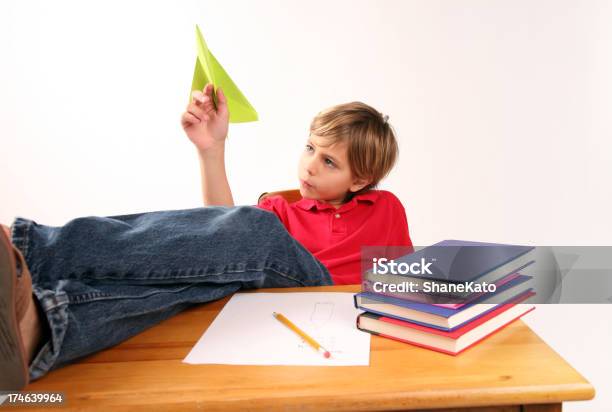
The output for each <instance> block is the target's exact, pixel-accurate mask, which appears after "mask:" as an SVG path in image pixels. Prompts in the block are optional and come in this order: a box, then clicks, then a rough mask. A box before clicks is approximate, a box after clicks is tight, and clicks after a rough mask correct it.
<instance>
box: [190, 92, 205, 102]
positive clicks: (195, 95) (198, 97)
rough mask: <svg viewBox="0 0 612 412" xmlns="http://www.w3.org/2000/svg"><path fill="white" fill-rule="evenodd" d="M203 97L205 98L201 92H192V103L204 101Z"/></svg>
mask: <svg viewBox="0 0 612 412" xmlns="http://www.w3.org/2000/svg"><path fill="white" fill-rule="evenodd" d="M203 97H204V93H202V92H201V91H200V90H194V91H192V92H191V101H192V102H198V101H202V98H203Z"/></svg>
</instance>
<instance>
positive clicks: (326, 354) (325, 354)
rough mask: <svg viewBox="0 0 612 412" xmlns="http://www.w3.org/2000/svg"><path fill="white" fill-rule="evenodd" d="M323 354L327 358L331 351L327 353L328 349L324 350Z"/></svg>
mask: <svg viewBox="0 0 612 412" xmlns="http://www.w3.org/2000/svg"><path fill="white" fill-rule="evenodd" d="M323 356H325V357H326V358H329V357H330V356H331V353H329V351H327V350H326V351H325V353H324V354H323Z"/></svg>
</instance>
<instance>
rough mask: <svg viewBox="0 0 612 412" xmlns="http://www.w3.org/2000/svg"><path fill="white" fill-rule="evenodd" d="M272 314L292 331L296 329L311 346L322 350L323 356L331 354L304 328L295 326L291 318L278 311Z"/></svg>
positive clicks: (327, 356)
mask: <svg viewBox="0 0 612 412" xmlns="http://www.w3.org/2000/svg"><path fill="white" fill-rule="evenodd" d="M272 315H274V317H275V318H276V319H277V320H278V321H279V322H280V323H282V324H284V325H285V326H287V327H288V328H289V329H291V330H292V331H294V332H295V333H297V334H298V335H300V337H301V338H302V339H304V340H305V341H306V342H308V344H309V345H310V346H312V347H313V348H315V349H316V350H317V351H318V352H321V353H322V354H323V356H325V357H326V358H329V357H330V356H331V353H329V351H328V350H327V349H325V348H324V347H323V346H321V345H319V343H318V342H317V341H316V340H314V339H313V338H311V337H310V336H308V335H307V334H306V333H305V332H304V331H303V330H301V329H300V328H298V327H297V326H295V325H294V324H293V322H291V321H290V320H289V319H287V318H286V317H284V316H283V315H281V314H280V313H276V312H272Z"/></svg>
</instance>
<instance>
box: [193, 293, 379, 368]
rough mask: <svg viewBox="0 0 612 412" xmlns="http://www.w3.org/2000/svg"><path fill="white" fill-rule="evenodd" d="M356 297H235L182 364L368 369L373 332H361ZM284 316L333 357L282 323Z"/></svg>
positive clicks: (302, 295) (242, 295)
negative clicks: (354, 298)
mask: <svg viewBox="0 0 612 412" xmlns="http://www.w3.org/2000/svg"><path fill="white" fill-rule="evenodd" d="M353 295H354V294H353V293H344V292H298V293H237V294H235V295H234V296H232V298H231V299H230V300H229V302H227V304H226V305H225V307H224V308H223V309H222V310H221V312H220V313H219V315H217V317H216V318H215V320H214V321H213V323H212V324H211V325H210V327H209V328H208V329H207V330H206V332H204V334H203V335H202V337H201V338H200V340H199V341H198V343H196V345H195V346H194V347H193V348H192V349H191V351H190V352H189V354H188V355H187V357H186V358H185V359H184V360H183V362H185V363H191V364H211V363H212V364H225V365H301V366H368V365H369V364H370V334H369V333H366V332H362V331H360V330H358V329H357V327H356V326H355V322H356V319H357V315H358V314H359V313H361V311H359V310H357V309H355V306H354V305H353ZM272 312H278V313H282V314H283V315H285V317H287V318H288V319H289V320H290V321H291V322H293V323H294V324H295V325H296V326H297V327H298V328H300V329H301V330H303V331H304V332H306V333H307V334H308V335H309V336H311V337H312V338H313V339H314V340H316V341H317V342H318V343H319V344H320V345H321V346H323V347H324V348H325V349H327V350H329V351H330V352H331V357H330V358H325V357H323V355H321V353H319V352H317V351H316V350H315V349H314V348H312V347H311V346H310V345H308V344H307V343H306V342H304V341H303V340H302V338H301V337H300V336H299V335H297V334H296V333H295V332H293V331H292V330H291V329H289V328H288V327H287V326H285V325H284V324H282V323H281V322H279V321H278V320H277V319H276V318H275V317H274V316H273V315H272Z"/></svg>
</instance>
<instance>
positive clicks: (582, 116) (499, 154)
mask: <svg viewBox="0 0 612 412" xmlns="http://www.w3.org/2000/svg"><path fill="white" fill-rule="evenodd" d="M611 20H612V4H611V3H610V2H605V1H588V2H581V1H403V2H402V1H377V2H374V1H350V2H349V1H335V2H332V1H308V2H306V1H303V2H297V1H243V2H236V1H226V2H212V1H210V2H209V1H184V2H169V1H168V2H154V1H146V2H144V1H143V2H125V1H122V2H118V1H117V2H115V1H104V2H101V1H100V2H77V1H74V2H66V1H53V2H45V1H2V2H1V3H0V59H1V64H0V148H1V149H0V156H1V158H2V161H1V162H0V189H1V191H2V192H1V194H0V221H1V222H3V223H5V224H10V223H11V221H12V219H13V217H14V216H17V215H19V216H24V217H28V218H31V219H34V220H37V221H38V222H39V223H45V224H62V223H64V222H66V221H67V220H69V219H71V218H74V217H77V216H84V215H113V214H126V213H135V212H140V211H152V210H164V209H178V208H191V207H198V206H200V205H201V198H200V183H199V169H198V162H197V157H196V154H195V150H194V149H193V147H192V145H191V143H190V142H189V141H188V139H187V138H186V137H185V136H184V134H183V133H182V131H181V128H180V124H179V117H180V114H181V112H182V111H183V109H184V107H185V105H186V103H187V98H188V94H189V88H190V85H191V75H192V71H193V65H194V61H195V60H194V59H195V39H194V38H195V35H194V25H195V24H196V23H198V24H199V25H200V27H201V29H202V32H203V33H204V36H205V38H206V40H207V42H208V45H209V47H210V49H211V50H212V52H213V53H214V54H215V56H216V57H217V59H218V60H219V61H220V62H221V64H222V65H223V66H224V67H225V69H226V70H227V71H228V73H229V74H230V75H231V76H232V78H233V79H234V81H235V82H236V83H237V84H238V86H239V87H240V88H241V90H242V91H243V92H244V94H245V95H246V96H247V98H248V99H249V100H250V101H251V103H252V104H253V105H254V106H255V108H256V109H257V110H258V112H259V115H260V119H261V120H260V121H259V122H257V123H247V124H240V125H232V126H231V127H230V137H229V144H228V147H227V167H228V175H229V179H230V184H231V187H232V190H233V193H234V199H235V201H236V203H237V204H253V203H254V202H255V200H256V199H257V197H258V195H259V194H260V193H261V192H263V191H266V190H276V189H286V188H295V187H297V186H298V183H297V177H296V171H297V158H298V156H299V154H300V151H301V150H302V148H303V143H304V141H305V139H306V137H307V134H308V125H309V123H310V120H311V119H312V117H313V116H314V115H315V114H316V113H317V112H318V111H319V110H321V109H323V108H325V107H327V106H330V105H333V104H337V103H342V102H347V101H353V100H361V101H364V102H366V103H368V104H371V105H373V106H374V107H376V108H377V109H378V110H380V111H382V112H383V113H385V114H388V115H389V116H390V120H389V121H390V123H391V124H392V125H393V126H394V128H395V129H396V131H397V134H398V138H399V143H400V150H401V153H400V162H399V164H398V166H397V167H396V169H395V170H394V171H393V173H392V174H391V175H390V177H389V178H388V179H387V180H386V181H385V182H384V184H383V186H382V187H383V188H385V189H388V190H391V191H393V192H394V193H396V194H397V195H398V197H399V198H400V199H401V200H402V202H403V203H404V206H405V207H406V211H407V215H408V221H409V226H410V231H411V236H412V239H413V242H414V243H415V244H416V245H427V244H430V243H433V242H436V241H439V240H441V239H448V238H458V239H471V240H480V241H492V242H516V243H529V244H541V245H549V244H550V245H609V244H611V243H612V242H611V235H610V233H612V218H611V216H610V213H611V212H610V210H612V185H611V184H610V177H611V176H612V166H611V164H612V139H611V137H612V126H611V123H610V119H609V117H610V113H611V108H612V80H611V79H612V77H611V76H610V73H612V57H611V56H612V52H611V51H612V26H611V25H610V24H609V22H610V21H611ZM540 309H541V310H540ZM540 309H539V310H536V311H535V312H533V313H532V314H530V315H529V316H528V318H527V321H528V322H529V323H530V324H531V325H532V326H533V327H534V328H535V329H536V330H537V331H538V333H540V334H541V336H542V337H544V338H545V339H546V340H547V342H549V343H550V344H551V345H553V347H555V348H556V349H557V350H558V351H559V352H560V353H561V354H562V355H563V356H564V357H565V358H566V359H568V361H570V362H571V363H572V364H573V365H574V366H575V367H576V368H577V369H578V370H579V371H580V372H581V373H582V374H584V375H585V376H586V377H587V378H588V379H589V380H591V381H592V382H593V383H594V384H595V386H596V389H597V390H598V394H597V398H596V400H595V401H593V402H590V403H570V404H568V405H567V406H566V410H569V411H573V410H576V411H578V410H581V411H582V410H584V411H587V410H588V411H593V410H604V409H603V408H604V405H606V402H607V403H608V404H610V403H612V393H610V392H611V390H610V389H611V386H610V384H609V383H608V380H609V375H610V372H611V371H612V370H611V369H612V361H611V360H610V355H609V349H608V348H609V347H611V346H612V326H610V319H611V316H610V315H611V314H612V312H611V311H610V307H607V306H606V307H602V306H599V307H590V308H589V307H586V306H584V307H578V306H571V307H565V308H561V307H560V308H553V307H547V308H540ZM585 318H586V319H585ZM606 400H607V401H606ZM598 408H599V409H598Z"/></svg>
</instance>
